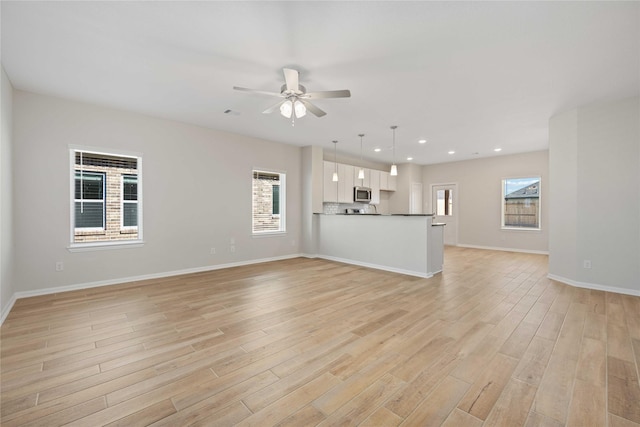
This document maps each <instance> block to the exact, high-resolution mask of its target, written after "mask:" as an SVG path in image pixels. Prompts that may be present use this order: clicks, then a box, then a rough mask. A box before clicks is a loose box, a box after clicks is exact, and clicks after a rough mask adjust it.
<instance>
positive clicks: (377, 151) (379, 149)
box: [373, 148, 382, 153]
mask: <svg viewBox="0 0 640 427" xmlns="http://www.w3.org/2000/svg"><path fill="white" fill-rule="evenodd" d="M373 151H375V152H376V153H379V152H380V151H382V148H374V149H373Z"/></svg>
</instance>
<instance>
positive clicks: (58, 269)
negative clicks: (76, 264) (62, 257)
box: [56, 261, 64, 271]
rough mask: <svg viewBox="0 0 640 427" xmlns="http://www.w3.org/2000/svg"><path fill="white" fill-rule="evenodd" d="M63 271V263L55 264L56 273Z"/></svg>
mask: <svg viewBox="0 0 640 427" xmlns="http://www.w3.org/2000/svg"><path fill="white" fill-rule="evenodd" d="M63 270H64V262H62V261H58V262H56V271H63Z"/></svg>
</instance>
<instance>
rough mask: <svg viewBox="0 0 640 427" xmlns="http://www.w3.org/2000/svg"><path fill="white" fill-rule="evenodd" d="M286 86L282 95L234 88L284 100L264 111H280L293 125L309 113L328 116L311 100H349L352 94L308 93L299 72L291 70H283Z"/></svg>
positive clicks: (281, 92) (282, 90) (343, 92)
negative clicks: (301, 82)
mask: <svg viewBox="0 0 640 427" xmlns="http://www.w3.org/2000/svg"><path fill="white" fill-rule="evenodd" d="M282 71H283V72H284V81H285V84H283V85H282V87H281V88H280V93H276V92H266V91H263V90H255V89H247V88H245V87H238V86H234V87H233V88H234V89H235V90H241V91H244V92H251V93H257V94H260V95H269V96H277V97H278V98H284V99H282V100H281V101H278V103H277V104H275V105H272V106H271V107H269V108H267V109H266V110H264V111H263V113H264V114H269V113H272V112H274V111H275V110H276V109H278V108H279V109H280V114H282V115H283V116H284V117H286V118H288V119H289V118H290V119H291V124H292V125H294V124H295V119H296V118H298V119H299V118H301V117H304V116H305V115H306V114H307V111H310V112H311V113H312V114H314V115H315V116H316V117H322V116H324V115H326V114H327V113H325V112H324V111H322V110H321V109H320V108H318V107H316V106H315V105H313V104H312V103H311V102H310V101H309V100H310V99H323V98H349V97H350V96H351V92H350V91H348V90H327V91H321V92H307V89H306V88H305V87H304V86H302V85H301V84H300V83H299V73H298V70H294V69H291V68H283V69H282Z"/></svg>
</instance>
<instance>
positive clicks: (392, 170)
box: [389, 126, 398, 176]
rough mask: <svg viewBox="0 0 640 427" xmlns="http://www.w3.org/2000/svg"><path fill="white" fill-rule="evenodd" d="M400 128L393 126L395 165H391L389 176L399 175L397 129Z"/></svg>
mask: <svg viewBox="0 0 640 427" xmlns="http://www.w3.org/2000/svg"><path fill="white" fill-rule="evenodd" d="M397 128H398V126H391V130H392V131H393V164H392V165H391V172H390V173H389V175H391V176H396V175H398V167H397V166H396V129H397Z"/></svg>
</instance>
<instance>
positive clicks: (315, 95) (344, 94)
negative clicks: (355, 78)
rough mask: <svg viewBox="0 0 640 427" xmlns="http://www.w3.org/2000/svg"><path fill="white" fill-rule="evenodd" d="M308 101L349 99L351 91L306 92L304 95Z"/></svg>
mask: <svg viewBox="0 0 640 427" xmlns="http://www.w3.org/2000/svg"><path fill="white" fill-rule="evenodd" d="M304 97H305V98H308V99H321V98H349V97H351V91H349V90H347V89H345V90H325V91H321V92H308V93H305V94H304Z"/></svg>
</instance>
